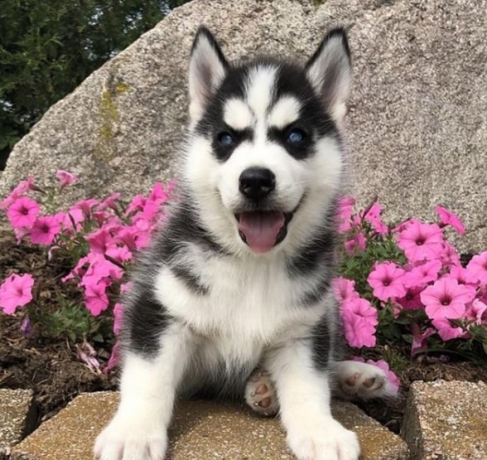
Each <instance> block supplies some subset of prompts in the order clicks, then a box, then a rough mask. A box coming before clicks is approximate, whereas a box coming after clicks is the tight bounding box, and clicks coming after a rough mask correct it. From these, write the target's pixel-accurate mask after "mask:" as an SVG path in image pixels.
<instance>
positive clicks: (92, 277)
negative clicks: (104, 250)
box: [80, 252, 124, 287]
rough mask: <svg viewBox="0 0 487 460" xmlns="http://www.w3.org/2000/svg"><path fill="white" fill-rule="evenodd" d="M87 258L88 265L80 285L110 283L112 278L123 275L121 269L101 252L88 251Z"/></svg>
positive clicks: (115, 278) (119, 277) (118, 277)
mask: <svg viewBox="0 0 487 460" xmlns="http://www.w3.org/2000/svg"><path fill="white" fill-rule="evenodd" d="M87 259H88V262H89V265H88V268H87V269H86V272H85V273H84V275H83V278H82V280H81V282H80V284H81V286H85V287H90V286H96V285H99V284H100V283H103V284H105V285H111V284H112V282H113V281H114V280H119V279H121V278H122V277H123V272H124V271H123V269H122V268H120V267H118V266H117V265H115V264H113V263H112V262H110V261H108V260H107V259H106V258H105V257H104V256H103V255H102V254H96V253H93V252H90V253H89V254H88V256H87Z"/></svg>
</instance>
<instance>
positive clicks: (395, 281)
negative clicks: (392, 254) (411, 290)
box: [367, 262, 406, 301]
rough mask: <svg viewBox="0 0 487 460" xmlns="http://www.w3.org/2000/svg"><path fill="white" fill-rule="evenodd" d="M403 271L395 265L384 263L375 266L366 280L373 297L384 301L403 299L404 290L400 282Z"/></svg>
mask: <svg viewBox="0 0 487 460" xmlns="http://www.w3.org/2000/svg"><path fill="white" fill-rule="evenodd" d="M404 273H405V272H404V270H402V269H401V268H399V267H398V266H397V265H396V264H395V263H392V262H384V263H377V264H375V266H374V268H373V269H372V271H371V272H370V275H369V276H368V278H367V282H368V283H369V285H370V286H371V287H372V288H373V290H374V291H373V293H374V296H375V297H377V298H378V299H380V300H383V301H386V300H389V299H390V298H391V297H404V295H405V294H406V289H405V287H404V284H403V282H402V279H403V277H404Z"/></svg>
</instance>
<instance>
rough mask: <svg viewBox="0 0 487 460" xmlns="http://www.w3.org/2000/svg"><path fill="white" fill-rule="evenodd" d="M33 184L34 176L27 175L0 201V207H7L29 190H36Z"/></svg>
mask: <svg viewBox="0 0 487 460" xmlns="http://www.w3.org/2000/svg"><path fill="white" fill-rule="evenodd" d="M37 189H38V188H37V187H36V186H35V185H34V176H29V177H28V178H27V179H26V180H23V181H21V182H20V183H19V184H18V185H17V187H15V188H14V189H13V190H12V192H11V193H10V195H9V196H7V198H5V199H4V200H3V201H2V202H1V203H0V209H7V208H9V207H10V206H11V205H12V204H13V203H14V202H15V201H17V200H18V199H19V198H21V197H22V196H24V195H25V194H26V193H27V192H28V191H29V190H37Z"/></svg>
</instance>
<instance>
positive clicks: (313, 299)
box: [299, 275, 331, 307]
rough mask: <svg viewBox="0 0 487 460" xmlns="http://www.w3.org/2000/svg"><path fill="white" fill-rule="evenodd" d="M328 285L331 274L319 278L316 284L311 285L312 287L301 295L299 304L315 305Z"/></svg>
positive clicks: (327, 288) (325, 291) (326, 290)
mask: <svg viewBox="0 0 487 460" xmlns="http://www.w3.org/2000/svg"><path fill="white" fill-rule="evenodd" d="M330 285H331V275H330V276H325V277H324V278H322V279H320V280H319V281H318V283H317V284H316V286H313V288H312V289H310V290H309V291H308V292H306V293H305V294H304V295H303V298H302V299H301V300H300V302H299V304H300V305H303V306H305V307H309V306H312V305H316V304H317V303H318V302H319V301H320V300H321V299H322V298H323V297H324V296H325V294H326V293H327V292H328V290H329V289H330Z"/></svg>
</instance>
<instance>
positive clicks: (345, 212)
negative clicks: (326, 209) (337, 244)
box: [338, 197, 355, 234]
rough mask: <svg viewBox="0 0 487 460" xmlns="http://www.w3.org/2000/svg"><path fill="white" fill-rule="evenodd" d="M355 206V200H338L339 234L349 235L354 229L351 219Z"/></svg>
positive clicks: (349, 198) (345, 198) (348, 198)
mask: <svg viewBox="0 0 487 460" xmlns="http://www.w3.org/2000/svg"><path fill="white" fill-rule="evenodd" d="M354 206H355V198H352V197H343V198H340V200H338V221H339V225H338V232H339V233H342V234H343V233H347V232H348V231H349V230H351V229H352V223H351V218H352V214H353V208H354Z"/></svg>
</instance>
